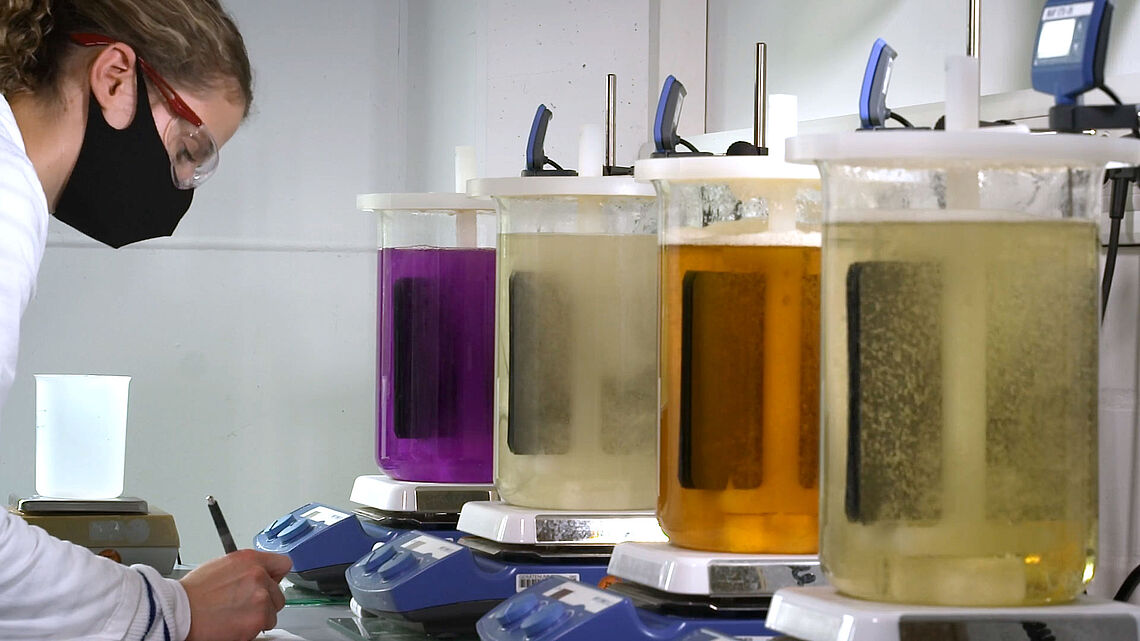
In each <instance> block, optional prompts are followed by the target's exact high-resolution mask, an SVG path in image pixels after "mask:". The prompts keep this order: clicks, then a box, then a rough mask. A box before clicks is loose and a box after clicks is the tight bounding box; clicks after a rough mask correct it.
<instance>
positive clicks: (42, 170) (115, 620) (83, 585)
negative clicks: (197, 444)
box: [0, 0, 290, 641]
mask: <svg viewBox="0 0 1140 641" xmlns="http://www.w3.org/2000/svg"><path fill="white" fill-rule="evenodd" d="M0 94H3V97H2V98H0V403H2V402H3V400H4V398H5V397H6V395H7V393H8V390H9V388H10V387H11V385H12V378H13V375H14V372H15V367H16V352H17V345H18V343H19V326H20V325H19V324H20V316H21V315H22V313H23V310H24V308H25V306H26V305H27V303H28V300H29V298H30V297H31V295H32V292H33V289H34V282H35V276H36V271H37V270H38V268H39V263H40V258H41V256H42V255H43V250H44V243H45V236H46V233H47V222H48V219H47V217H48V213H49V212H52V213H54V215H55V216H56V217H57V218H59V219H60V220H62V221H63V222H65V223H67V224H68V225H71V226H72V227H74V228H76V229H77V230H79V231H81V232H83V233H85V234H87V235H89V236H91V237H92V238H95V239H96V240H99V241H101V242H103V243H106V244H108V245H111V246H113V247H121V246H122V245H125V244H128V243H132V242H136V241H139V240H144V239H147V238H154V237H157V236H168V235H170V234H171V233H172V232H173V231H174V228H175V227H176V226H177V224H178V221H179V220H180V219H181V218H182V215H183V214H184V213H185V212H186V209H187V208H188V207H189V206H190V199H191V197H192V195H193V189H194V188H196V187H198V186H199V185H200V184H202V182H204V181H205V180H206V179H207V178H209V177H210V175H211V174H212V173H213V171H214V169H215V168H216V167H217V160H218V149H219V148H220V147H221V146H222V145H224V144H225V142H226V141H227V140H229V138H230V137H231V136H232V135H233V134H234V131H236V130H237V128H238V126H239V125H240V124H241V122H242V120H243V119H244V117H245V115H246V113H247V112H248V111H249V105H250V101H251V99H252V93H251V89H250V69H249V60H248V57H247V55H246V51H245V45H244V43H243V42H242V38H241V34H240V33H238V30H237V27H236V26H235V25H234V23H233V21H232V20H231V19H230V17H229V16H228V15H227V14H226V13H225V11H224V10H223V9H222V8H221V6H220V5H219V4H218V2H217V0H0ZM289 567H290V563H289V559H288V558H287V557H282V556H278V555H272V554H264V553H259V552H253V551H249V550H245V551H241V552H237V553H234V554H230V555H227V556H226V557H224V558H222V559H218V560H215V561H212V562H210V563H206V564H205V565H203V566H202V567H200V568H198V569H197V570H195V571H194V572H191V573H190V574H189V575H187V576H186V577H185V578H184V579H182V581H181V582H178V581H173V580H170V579H164V578H162V577H160V576H159V575H158V573H157V572H155V571H154V570H153V569H151V568H148V567H144V566H135V567H132V568H127V567H124V566H121V565H119V564H116V563H114V562H112V561H109V560H107V559H104V558H101V557H97V556H95V555H93V554H91V553H89V552H88V551H87V550H85V549H83V548H80V547H78V546H75V545H72V544H70V543H65V542H61V541H59V540H56V539H53V538H51V537H50V536H48V535H47V534H46V533H45V532H44V531H43V530H40V529H38V528H34V527H30V526H28V525H27V524H25V523H24V521H23V520H22V519H19V518H16V517H13V516H11V515H9V514H8V513H7V512H4V511H2V510H0V638H2V639H115V640H119V639H128V640H135V639H163V640H169V639H174V640H175V641H179V640H182V639H191V640H192V641H197V640H211V639H218V640H222V639H225V640H230V639H250V638H253V637H254V636H256V635H257V634H258V633H259V632H260V631H261V630H263V629H267V628H271V627H273V625H274V624H275V622H276V613H277V611H278V610H280V609H281V607H282V606H283V605H284V598H283V596H282V594H281V591H280V589H279V588H278V586H277V582H278V581H279V580H280V579H281V577H282V576H283V575H284V574H285V573H286V572H288V570H289Z"/></svg>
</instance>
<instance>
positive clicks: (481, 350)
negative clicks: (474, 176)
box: [358, 194, 495, 483]
mask: <svg viewBox="0 0 1140 641" xmlns="http://www.w3.org/2000/svg"><path fill="white" fill-rule="evenodd" d="M358 206H359V208H360V209H365V210H371V211H375V212H377V213H378V223H377V225H378V227H377V237H378V240H379V246H380V247H379V255H378V260H377V265H378V268H377V279H376V302H377V308H376V318H377V323H376V398H377V403H376V407H377V411H376V433H377V438H376V461H377V463H379V465H380V467H381V468H382V469H383V470H384V471H385V472H386V473H387V474H388V475H389V476H391V477H392V478H394V479H398V480H402V481H419V482H439V483H489V482H490V481H491V478H492V460H493V447H492V434H493V424H492V419H493V416H494V411H493V409H492V408H493V405H494V387H493V374H494V323H495V320H494V319H495V313H494V305H495V215H494V213H495V212H494V208H493V204H492V203H491V201H490V200H488V199H475V198H468V197H467V196H466V195H464V194H374V195H368V196H362V197H361V198H360V200H359V201H358Z"/></svg>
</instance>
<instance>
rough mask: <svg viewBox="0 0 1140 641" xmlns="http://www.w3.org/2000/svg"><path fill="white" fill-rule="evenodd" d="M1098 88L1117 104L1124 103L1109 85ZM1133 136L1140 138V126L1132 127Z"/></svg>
mask: <svg viewBox="0 0 1140 641" xmlns="http://www.w3.org/2000/svg"><path fill="white" fill-rule="evenodd" d="M1098 88H1099V89H1100V90H1101V91H1103V92H1104V93H1105V95H1106V96H1108V97H1109V98H1111V99H1112V101H1113V102H1115V103H1116V104H1118V105H1123V104H1124V103H1123V102H1121V101H1120V96H1117V95H1116V92H1115V91H1113V90H1112V89H1109V88H1108V85H1101V86H1100V87H1098ZM1132 137H1133V138H1140V127H1133V128H1132Z"/></svg>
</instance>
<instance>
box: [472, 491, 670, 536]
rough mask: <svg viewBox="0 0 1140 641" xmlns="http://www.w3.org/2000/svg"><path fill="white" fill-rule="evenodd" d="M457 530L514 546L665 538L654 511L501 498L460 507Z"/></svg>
mask: <svg viewBox="0 0 1140 641" xmlns="http://www.w3.org/2000/svg"><path fill="white" fill-rule="evenodd" d="M459 530H460V531H461V532H466V533H468V534H471V535H473V536H478V537H482V538H484V539H488V540H490V541H496V542H499V543H509V544H514V545H551V544H561V545H617V544H618V543H625V542H627V541H647V542H663V541H666V540H668V539H667V537H666V536H665V533H664V532H662V531H661V526H660V525H659V524H658V523H657V515H656V514H655V513H654V512H653V510H628V511H621V512H618V511H581V510H542V509H536V508H528V507H518V506H515V505H508V504H506V503H503V502H500V501H476V502H472V503H468V504H467V505H465V506H463V512H462V513H461V514H460V515H459Z"/></svg>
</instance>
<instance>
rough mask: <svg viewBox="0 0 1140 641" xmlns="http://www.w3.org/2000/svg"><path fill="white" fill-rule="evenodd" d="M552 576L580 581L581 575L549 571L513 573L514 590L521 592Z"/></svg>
mask: <svg viewBox="0 0 1140 641" xmlns="http://www.w3.org/2000/svg"><path fill="white" fill-rule="evenodd" d="M552 576H560V577H562V578H565V579H570V580H571V581H581V580H582V575H580V574H578V573H577V572H565V573H561V574H560V573H557V572H554V573H551V574H517V575H515V592H522V591H523V590H525V589H527V588H529V587H530V586H532V585H538V584H539V583H542V582H543V581H545V580H547V579H549V578H550V577H552Z"/></svg>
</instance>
